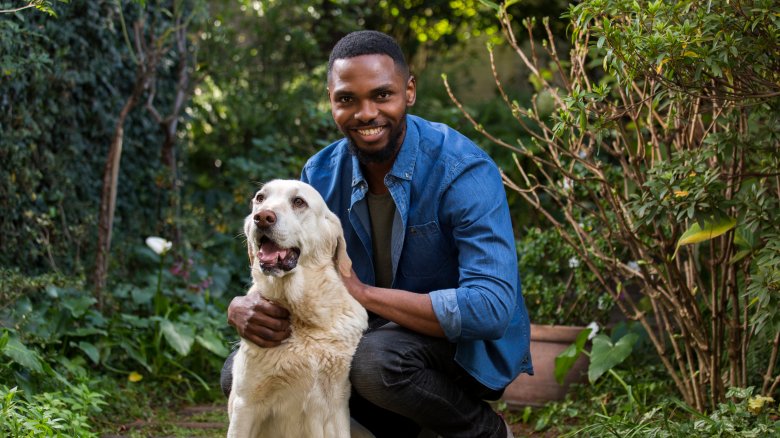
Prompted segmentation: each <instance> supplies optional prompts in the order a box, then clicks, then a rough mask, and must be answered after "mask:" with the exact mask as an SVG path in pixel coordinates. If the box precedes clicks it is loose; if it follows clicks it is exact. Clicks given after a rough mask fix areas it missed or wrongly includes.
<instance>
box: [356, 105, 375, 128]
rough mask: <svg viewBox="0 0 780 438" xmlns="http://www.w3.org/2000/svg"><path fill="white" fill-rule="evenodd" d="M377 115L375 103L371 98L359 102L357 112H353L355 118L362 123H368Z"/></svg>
mask: <svg viewBox="0 0 780 438" xmlns="http://www.w3.org/2000/svg"><path fill="white" fill-rule="evenodd" d="M377 115H379V111H377V108H376V104H374V102H372V101H371V100H366V101H363V102H361V103H360V108H358V112H356V113H355V119H357V120H359V121H361V122H363V123H368V122H370V121H372V120H374V119H375V118H376V117H377Z"/></svg>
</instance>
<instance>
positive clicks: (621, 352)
mask: <svg viewBox="0 0 780 438" xmlns="http://www.w3.org/2000/svg"><path fill="white" fill-rule="evenodd" d="M637 339H639V335H637V334H636V333H627V334H626V335H624V336H623V337H622V338H620V340H619V341H617V342H616V343H614V344H613V343H612V340H610V339H609V337H608V336H607V335H604V334H601V335H598V336H596V337H595V338H593V348H592V349H591V351H590V366H589V367H588V380H589V381H590V383H593V382H595V381H596V380H598V378H599V377H601V375H602V374H604V373H606V372H607V371H609V370H611V369H612V368H613V367H615V366H616V365H618V364H620V363H621V362H623V361H624V360H626V358H627V357H628V356H629V355H630V354H631V350H633V348H634V344H635V343H636V341H637Z"/></svg>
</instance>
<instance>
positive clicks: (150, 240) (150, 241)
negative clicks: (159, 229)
mask: <svg viewBox="0 0 780 438" xmlns="http://www.w3.org/2000/svg"><path fill="white" fill-rule="evenodd" d="M146 246H148V247H149V248H151V249H152V251H154V252H155V253H157V254H159V255H163V254H165V253H167V252H168V251H170V249H171V247H172V246H173V243H171V242H169V241H167V240H165V239H163V238H162V237H156V236H152V237H147V238H146Z"/></svg>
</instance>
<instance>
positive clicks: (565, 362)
mask: <svg viewBox="0 0 780 438" xmlns="http://www.w3.org/2000/svg"><path fill="white" fill-rule="evenodd" d="M590 332H591V330H590V329H589V328H586V329H584V330H582V331H581V332H579V334H577V339H575V340H574V343H573V344H571V345H569V346H568V347H566V349H565V350H563V351H562V352H561V354H559V355H558V356H556V357H555V372H554V374H555V380H556V381H557V382H558V384H559V385H563V379H565V378H566V375H567V374H569V370H571V367H572V366H574V362H576V361H577V359H578V358H579V357H580V355H581V354H582V350H583V349H584V348H585V343H586V342H588V336H590Z"/></svg>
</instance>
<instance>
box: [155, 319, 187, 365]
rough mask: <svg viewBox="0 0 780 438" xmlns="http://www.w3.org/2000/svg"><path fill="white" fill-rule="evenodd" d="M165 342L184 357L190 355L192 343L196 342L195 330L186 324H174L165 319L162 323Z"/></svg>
mask: <svg viewBox="0 0 780 438" xmlns="http://www.w3.org/2000/svg"><path fill="white" fill-rule="evenodd" d="M160 328H161V329H162V332H163V335H165V340H166V341H168V343H169V344H171V347H173V349H174V350H176V352H177V353H179V354H180V355H182V356H186V355H188V354H189V353H190V349H191V348H192V343H193V342H194V341H195V329H194V328H192V327H191V326H189V325H186V324H178V323H173V322H171V321H169V320H167V319H164V320H163V321H162V322H161V323H160Z"/></svg>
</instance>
